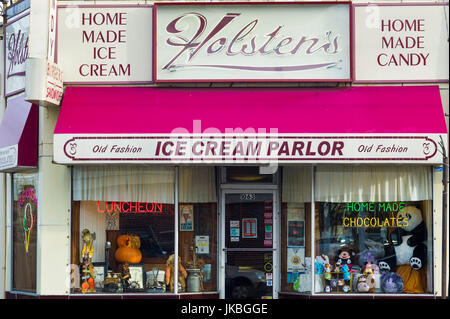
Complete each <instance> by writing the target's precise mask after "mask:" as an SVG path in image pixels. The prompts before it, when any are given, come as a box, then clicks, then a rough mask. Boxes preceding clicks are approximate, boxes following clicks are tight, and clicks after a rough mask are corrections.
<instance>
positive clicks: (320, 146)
mask: <svg viewBox="0 0 450 319" xmlns="http://www.w3.org/2000/svg"><path fill="white" fill-rule="evenodd" d="M440 141H441V139H440V137H439V135H438V134H431V135H414V134H411V135H408V136H406V135H396V136H394V135H389V136H387V135H386V136H385V135H383V134H380V135H377V136H374V135H360V134H359V135H348V134H347V135H345V134H342V135H340V136H335V135H329V134H323V135H317V136H311V135H308V136H306V135H305V136H302V135H289V134H283V135H281V134H280V135H276V134H260V135H258V134H247V135H239V134H211V135H210V134H204V135H202V134H166V135H161V136H159V135H154V134H149V135H129V134H126V135H120V136H119V135H110V134H105V135H95V134H93V135H90V134H86V135H82V134H81V135H78V134H77V135H76V136H74V135H70V134H67V135H66V134H55V147H56V149H62V150H63V152H55V161H56V162H57V163H61V164H63V163H65V164H75V163H80V164H81V163H83V164H87V163H137V162H139V163H154V164H156V163H162V164H164V163H165V164H168V163H173V164H176V163H214V164H217V163H256V164H257V163H260V164H264V163H317V162H319V161H320V162H328V163H329V162H335V163H338V162H349V163H358V162H364V163H370V162H372V163H377V162H389V163H401V162H414V163H441V161H442V155H441V153H440V152H439V149H440V146H439V143H440ZM444 143H445V140H444Z"/></svg>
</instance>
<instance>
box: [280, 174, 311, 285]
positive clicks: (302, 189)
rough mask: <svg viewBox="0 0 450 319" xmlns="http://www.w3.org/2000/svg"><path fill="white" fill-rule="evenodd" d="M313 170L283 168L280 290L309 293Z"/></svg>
mask: <svg viewBox="0 0 450 319" xmlns="http://www.w3.org/2000/svg"><path fill="white" fill-rule="evenodd" d="M311 183H312V167H311V166H305V167H283V174H282V188H281V240H280V242H281V291H284V292H292V291H295V292H300V293H311V287H312V286H311V278H312V263H311V236H310V233H311V232H310V229H311V213H310V212H311V187H312V186H311V185H312V184H311Z"/></svg>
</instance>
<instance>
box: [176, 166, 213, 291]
mask: <svg viewBox="0 0 450 319" xmlns="http://www.w3.org/2000/svg"><path fill="white" fill-rule="evenodd" d="M178 181H179V182H178V201H179V207H178V211H179V218H178V221H179V223H178V229H179V231H178V255H179V261H180V262H179V269H178V270H179V275H178V276H179V278H178V279H179V282H180V285H179V287H180V292H208V291H217V276H218V274H217V190H216V174H215V168H214V167H183V166H182V167H180V168H179V174H178ZM169 288H170V287H169ZM170 289H172V288H170Z"/></svg>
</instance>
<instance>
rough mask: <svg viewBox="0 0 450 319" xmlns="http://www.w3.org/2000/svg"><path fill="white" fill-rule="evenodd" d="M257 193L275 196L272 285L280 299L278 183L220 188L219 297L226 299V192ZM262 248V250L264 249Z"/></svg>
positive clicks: (273, 294) (275, 297) (273, 296)
mask: <svg viewBox="0 0 450 319" xmlns="http://www.w3.org/2000/svg"><path fill="white" fill-rule="evenodd" d="M243 192H246V193H255V194H272V197H273V225H272V231H273V238H272V253H273V256H272V260H273V271H272V275H273V286H272V290H273V292H272V298H273V299H278V292H279V291H280V287H281V281H280V274H281V272H280V268H279V267H280V247H279V246H280V241H279V238H280V229H281V228H280V208H279V199H278V195H279V192H278V186H277V185H273V184H272V185H222V187H221V189H220V197H219V199H220V204H219V223H220V226H219V227H218V230H219V234H218V238H219V260H220V263H219V264H220V266H219V276H218V277H219V297H220V299H225V260H226V247H225V229H226V225H225V195H226V194H239V193H243ZM264 250H265V249H264V248H261V251H264Z"/></svg>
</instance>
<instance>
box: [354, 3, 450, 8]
mask: <svg viewBox="0 0 450 319" xmlns="http://www.w3.org/2000/svg"><path fill="white" fill-rule="evenodd" d="M353 6H354V7H367V6H383V7H400V6H420V7H422V6H448V2H396V3H386V2H382V3H377V2H368V3H354V4H353Z"/></svg>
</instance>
